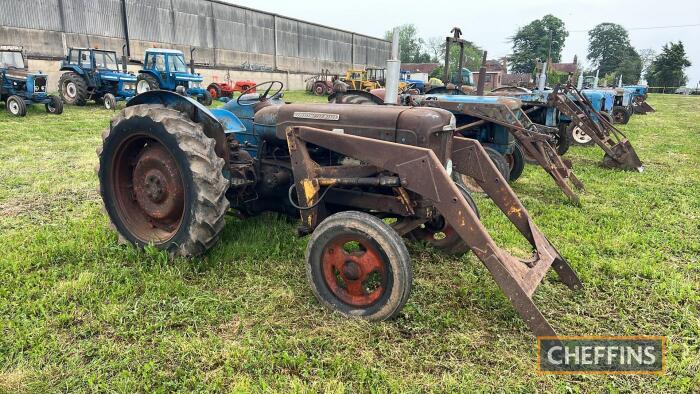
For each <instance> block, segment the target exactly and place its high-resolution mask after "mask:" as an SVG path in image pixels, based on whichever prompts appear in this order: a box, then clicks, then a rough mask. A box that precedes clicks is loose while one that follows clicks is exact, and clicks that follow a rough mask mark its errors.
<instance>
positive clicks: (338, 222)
mask: <svg viewBox="0 0 700 394" xmlns="http://www.w3.org/2000/svg"><path fill="white" fill-rule="evenodd" d="M306 276H307V279H308V281H309V284H310V285H311V289H312V290H313V292H314V294H315V295H316V298H317V299H318V300H319V301H320V302H321V303H323V305H324V306H326V307H327V308H329V309H330V310H333V311H338V312H340V313H342V314H343V315H345V316H351V317H361V318H364V319H368V320H373V321H378V320H386V319H390V318H392V317H394V316H396V314H398V313H399V311H400V310H401V308H403V306H404V304H405V303H406V301H407V300H408V297H409V295H410V294H411V282H412V280H413V276H412V271H411V262H410V257H409V255H408V250H407V249H406V245H404V243H403V240H402V239H401V237H400V236H399V235H398V234H397V233H396V231H394V229H392V228H391V227H390V226H389V225H387V224H386V223H384V222H382V221H381V220H379V219H377V218H376V217H374V216H372V215H369V214H366V213H363V212H355V211H346V212H341V213H337V214H335V215H332V216H329V217H328V218H326V219H325V220H324V221H323V222H321V224H320V225H319V226H318V227H317V228H316V230H314V232H313V234H312V235H311V238H310V239H309V243H308V246H307V248H306Z"/></svg>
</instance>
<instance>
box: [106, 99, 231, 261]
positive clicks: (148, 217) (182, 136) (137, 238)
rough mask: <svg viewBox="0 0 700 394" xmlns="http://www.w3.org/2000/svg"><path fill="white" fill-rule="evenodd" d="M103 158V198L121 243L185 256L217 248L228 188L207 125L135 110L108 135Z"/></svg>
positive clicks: (158, 109) (161, 111) (150, 108)
mask: <svg viewBox="0 0 700 394" xmlns="http://www.w3.org/2000/svg"><path fill="white" fill-rule="evenodd" d="M98 155H99V169H98V178H99V181H100V194H101V196H102V201H103V203H104V207H105V210H106V212H107V214H108V216H109V218H110V220H111V223H112V226H113V227H114V228H115V229H116V230H117V232H118V233H119V235H120V240H122V241H126V242H129V243H132V244H135V245H137V246H139V247H143V246H145V245H148V244H152V245H154V246H156V247H157V248H159V249H163V250H167V251H169V252H170V253H171V254H172V255H178V256H196V255H200V254H202V253H204V252H206V251H207V250H208V249H210V248H211V247H212V246H213V245H214V244H215V243H216V241H217V240H218V238H219V234H220V233H221V230H222V229H223V227H224V223H225V218H224V216H225V214H226V212H227V210H228V207H229V202H228V200H227V199H226V197H225V193H226V190H227V188H228V185H229V182H228V180H227V179H226V178H224V176H223V173H222V170H223V168H224V160H223V159H222V158H220V157H218V156H216V153H215V152H214V140H213V139H211V138H208V137H206V136H205V134H204V131H203V129H202V126H201V125H200V124H198V123H194V122H192V121H191V120H189V118H187V117H186V116H184V115H183V114H182V113H181V112H179V111H176V110H173V109H168V108H164V107H162V106H158V105H136V106H133V107H128V108H125V109H124V110H122V111H121V113H120V114H119V115H118V116H117V117H115V118H114V119H113V120H112V122H111V127H110V128H108V129H107V130H105V132H104V133H103V143H102V148H101V149H98Z"/></svg>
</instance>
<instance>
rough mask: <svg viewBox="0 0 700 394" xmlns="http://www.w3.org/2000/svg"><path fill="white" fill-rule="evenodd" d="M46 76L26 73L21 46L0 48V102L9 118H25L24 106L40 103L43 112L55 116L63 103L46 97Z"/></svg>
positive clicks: (59, 111)
mask: <svg viewBox="0 0 700 394" xmlns="http://www.w3.org/2000/svg"><path fill="white" fill-rule="evenodd" d="M47 79H48V76H47V75H46V74H44V73H42V72H41V71H39V72H32V71H29V69H28V66H27V60H26V58H25V57H24V52H23V51H22V47H18V46H7V45H2V46H0V101H4V102H5V109H7V112H9V113H10V114H11V115H14V116H25V115H27V105H31V104H34V103H38V104H44V107H45V108H46V112H48V113H50V114H54V115H59V114H61V113H62V112H63V102H61V100H60V99H59V98H58V97H56V96H51V95H48V94H46V81H47Z"/></svg>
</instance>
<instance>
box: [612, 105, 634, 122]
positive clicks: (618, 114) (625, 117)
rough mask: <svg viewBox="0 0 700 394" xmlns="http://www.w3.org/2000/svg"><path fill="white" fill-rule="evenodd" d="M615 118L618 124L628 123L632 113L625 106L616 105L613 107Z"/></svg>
mask: <svg viewBox="0 0 700 394" xmlns="http://www.w3.org/2000/svg"><path fill="white" fill-rule="evenodd" d="M612 116H613V120H614V121H615V123H617V124H627V123H629V121H630V116H631V113H630V111H628V110H627V108H625V107H615V108H613V113H612Z"/></svg>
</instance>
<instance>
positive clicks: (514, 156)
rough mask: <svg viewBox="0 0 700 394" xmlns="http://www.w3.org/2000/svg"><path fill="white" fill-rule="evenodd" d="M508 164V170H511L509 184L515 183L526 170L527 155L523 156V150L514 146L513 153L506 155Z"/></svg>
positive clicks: (516, 145) (518, 146)
mask: <svg viewBox="0 0 700 394" xmlns="http://www.w3.org/2000/svg"><path fill="white" fill-rule="evenodd" d="M505 158H506V162H507V163H508V169H510V174H509V176H508V181H509V182H515V181H516V180H518V178H520V175H522V174H523V170H524V169H525V155H524V154H523V149H522V148H521V147H520V145H518V144H515V145H514V146H513V152H512V153H508V154H506V155H505Z"/></svg>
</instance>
